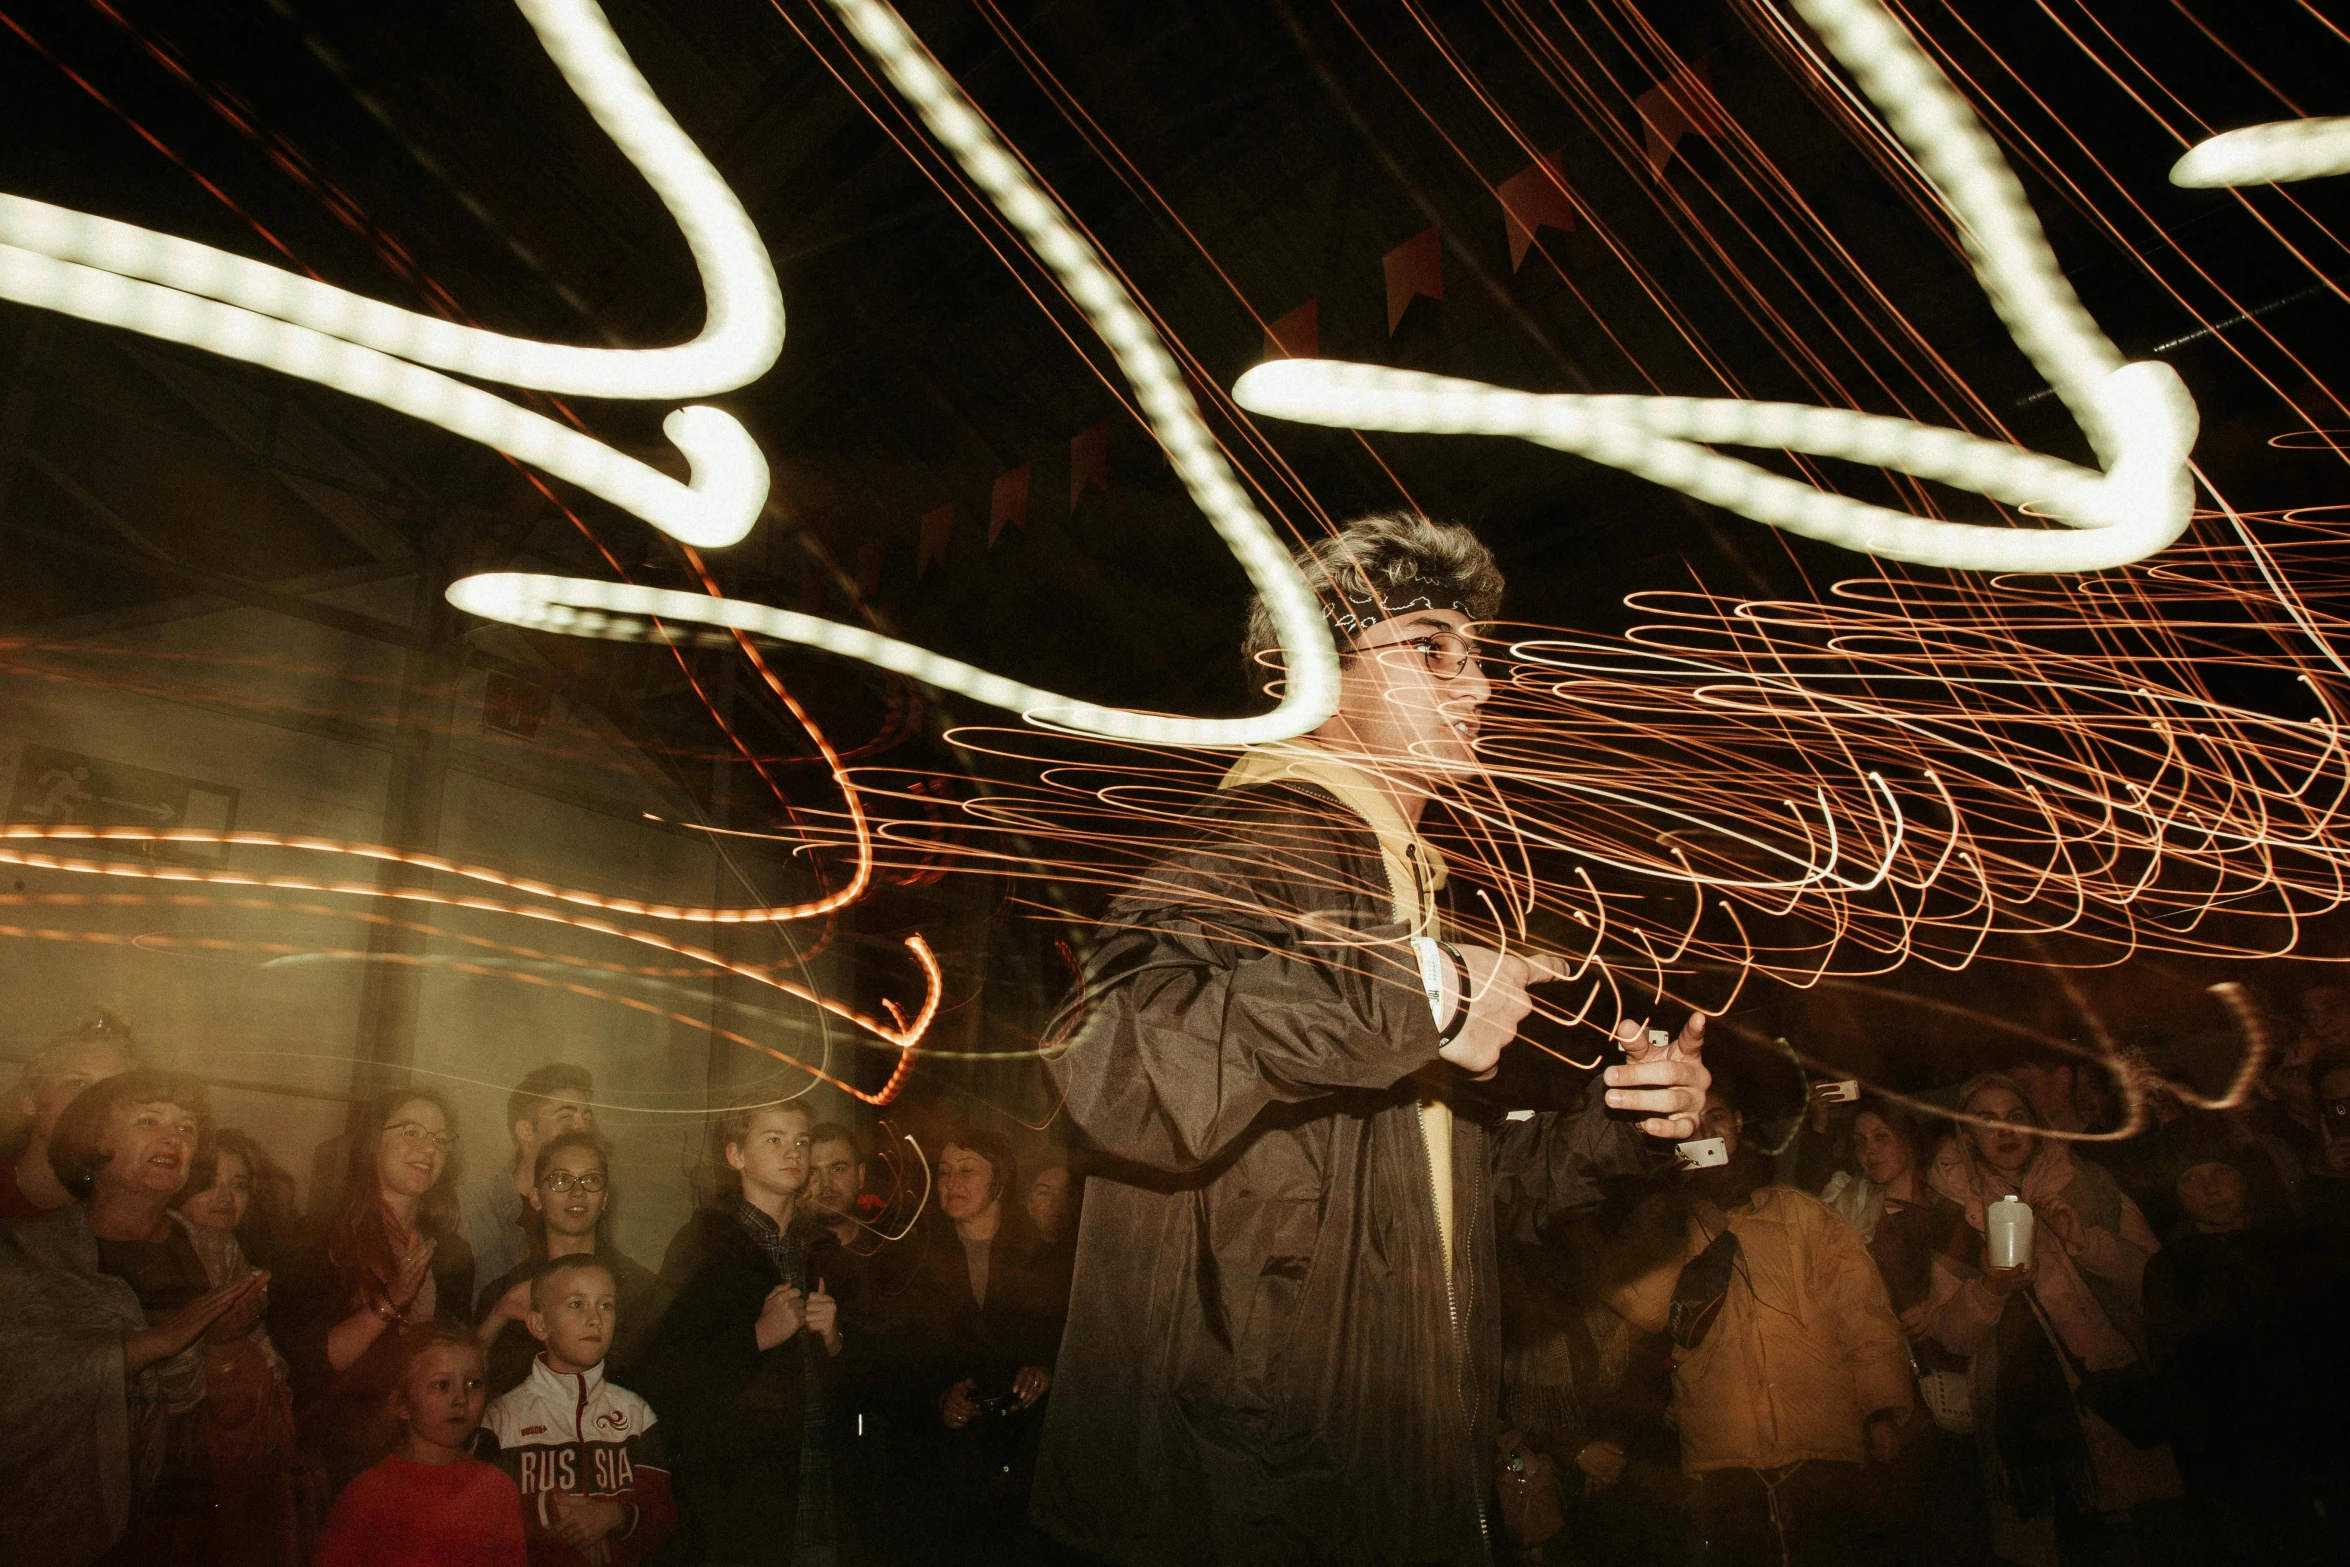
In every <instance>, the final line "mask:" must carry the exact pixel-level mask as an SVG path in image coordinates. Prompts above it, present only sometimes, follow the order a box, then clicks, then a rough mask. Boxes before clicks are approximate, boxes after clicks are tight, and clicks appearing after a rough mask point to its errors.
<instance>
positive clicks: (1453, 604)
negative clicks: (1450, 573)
mask: <svg viewBox="0 0 2350 1567" xmlns="http://www.w3.org/2000/svg"><path fill="white" fill-rule="evenodd" d="M1412 585H1413V586H1415V587H1419V588H1423V589H1426V590H1427V591H1425V592H1422V593H1421V594H1419V595H1418V596H1417V597H1416V598H1410V599H1405V600H1403V601H1402V602H1400V603H1393V604H1391V603H1389V602H1388V601H1387V600H1385V599H1383V598H1381V597H1380V596H1379V595H1378V594H1377V593H1375V592H1364V593H1351V592H1347V591H1346V590H1345V589H1340V590H1339V591H1340V594H1341V596H1342V597H1343V598H1344V599H1345V601H1346V605H1345V608H1344V609H1343V610H1339V609H1333V608H1332V607H1331V606H1330V605H1328V604H1327V603H1325V604H1324V605H1323V606H1322V618H1323V619H1324V620H1327V621H1329V622H1330V626H1331V629H1332V630H1334V631H1338V632H1342V633H1344V634H1345V635H1348V636H1361V635H1362V634H1363V633H1364V632H1366V631H1368V630H1370V629H1371V628H1372V627H1373V626H1376V625H1377V624H1379V622H1381V621H1383V620H1393V619H1394V618H1395V617H1396V616H1398V615H1408V614H1410V613H1411V612H1412V611H1414V610H1420V609H1453V610H1458V611H1460V612H1461V613H1462V614H1464V615H1472V616H1473V615H1474V614H1475V613H1476V611H1475V610H1472V609H1471V608H1469V606H1468V605H1467V604H1465V603H1463V602H1461V600H1460V599H1459V598H1452V597H1450V595H1453V594H1463V596H1465V593H1464V590H1463V589H1462V588H1461V587H1460V585H1459V584H1458V583H1450V582H1415V583H1413V584H1412ZM1440 600H1441V602H1440Z"/></svg>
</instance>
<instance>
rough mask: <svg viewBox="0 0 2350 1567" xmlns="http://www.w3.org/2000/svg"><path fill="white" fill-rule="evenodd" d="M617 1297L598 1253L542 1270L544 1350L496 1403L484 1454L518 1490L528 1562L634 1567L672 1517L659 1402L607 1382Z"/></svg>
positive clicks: (539, 1302)
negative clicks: (527, 1372) (606, 1360)
mask: <svg viewBox="0 0 2350 1567" xmlns="http://www.w3.org/2000/svg"><path fill="white" fill-rule="evenodd" d="M617 1293H618V1292H617V1290H616V1289H615V1287H614V1284H613V1280H612V1271H611V1270H610V1269H609V1268H607V1267H605V1266H604V1264H602V1263H601V1262H598V1261H596V1260H595V1259H594V1258H593V1257H592V1256H579V1255H574V1256H569V1257H557V1258H555V1259H554V1260H553V1261H551V1262H549V1263H548V1264H547V1265H546V1266H545V1267H544V1268H542V1269H541V1270H540V1271H539V1273H538V1275H537V1277H535V1278H534V1279H533V1280H532V1281H531V1287H530V1318H529V1327H530V1332H531V1337H533V1338H535V1339H537V1340H538V1341H539V1342H540V1343H542V1344H544V1345H546V1348H545V1350H543V1351H542V1352H541V1353H540V1354H539V1357H538V1358H537V1359H536V1360H535V1361H533V1362H532V1363H531V1368H530V1375H529V1376H528V1377H527V1378H525V1379H524V1380H523V1383H522V1385H521V1386H520V1387H518V1388H515V1389H514V1390H513V1391H511V1392H509V1393H505V1394H503V1395H501V1396H500V1397H499V1398H498V1399H497V1400H496V1401H495V1402H494V1403H492V1404H491V1405H490V1408H489V1416H488V1419H487V1420H486V1422H485V1424H484V1435H483V1438H482V1456H483V1457H485V1458H488V1459H489V1460H491V1461H492V1462H493V1463H495V1464H497V1466H498V1467H499V1468H501V1469H503V1470H505V1472H506V1473H507V1474H508V1475H509V1476H511V1477H512V1478H513V1480H514V1482H515V1484H516V1485H517V1486H519V1487H520V1488H521V1492H522V1517H523V1525H524V1532H525V1533H526V1534H527V1535H528V1536H529V1540H530V1562H531V1567H583V1564H588V1563H593V1564H595V1567H632V1564H634V1563H636V1562H640V1561H642V1560H643V1559H644V1558H646V1557H647V1556H650V1555H651V1554H652V1553H653V1552H655V1551H656V1550H658V1549H660V1546H661V1542H662V1541H664V1540H666V1539H667V1538H668V1537H669V1531H670V1529H671V1528H672V1527H674V1526H675V1524H676V1522H677V1510H676V1507H675V1504H674V1503H672V1502H671V1500H670V1497H669V1462H668V1459H667V1458H666V1457H665V1456H664V1455H663V1453H662V1439H661V1433H660V1432H659V1431H658V1430H656V1429H655V1428H654V1416H653V1407H652V1406H651V1405H650V1404H648V1403H646V1402H645V1401H644V1400H643V1399H641V1398H639V1397H637V1396H636V1395H635V1394H634V1393H631V1392H630V1391H628V1389H626V1388H623V1387H615V1386H613V1385H612V1384H611V1383H610V1382H607V1381H605V1380H604V1357H605V1355H606V1354H607V1353H608V1352H609V1351H610V1349H611V1346H612V1340H613V1337H614V1335H615V1334H616V1333H617V1332H618V1331H619V1320H618V1319H619V1314H620V1308H619V1303H618V1300H617V1298H616V1297H617Z"/></svg>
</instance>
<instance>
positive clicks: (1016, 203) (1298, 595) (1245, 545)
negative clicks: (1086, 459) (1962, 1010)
mask: <svg viewBox="0 0 2350 1567" xmlns="http://www.w3.org/2000/svg"><path fill="white" fill-rule="evenodd" d="M830 3H831V5H832V7H833V9H834V10H835V11H837V12H839V13H840V15H841V17H842V19H843V20H844V21H845V22H846V23H847V24H848V27H849V29H850V31H851V32H853V33H854V34H855V35H856V38H857V41H858V42H859V43H860V44H861V45H862V46H863V47H864V48H865V49H866V51H867V52H868V53H870V54H871V55H872V56H873V57H874V58H875V59H876V60H877V61H878V62H879V63H880V64H881V67H882V69H883V71H884V72H885V73H886V74H887V75H888V77H889V79H890V82H891V83H892V85H894V86H895V87H896V89H897V91H898V92H899V94H900V95H902V96H903V97H904V98H905V99H906V101H907V102H908V103H910V104H911V105H912V106H913V107H914V109H915V111H916V112H917V113H918V114H920V115H921V117H922V120H923V123H924V124H926V125H927V126H929V128H930V130H931V133H932V134H933V135H935V136H936V137H937V138H938V139H939V141H940V143H941V144H942V145H944V146H945V147H946V149H947V151H948V152H949V153H951V154H952V155H953V157H954V159H955V161H956V162H957V163H958V164H959V165H961V167H962V169H963V171H964V172H965V173H966V174H967V175H969V176H970V178H971V180H972V182H973V183H975V184H976V185H978V186H979V188H980V189H981V190H982V191H984V192H985V193H986V194H987V197H988V199H989V200H990V201H991V202H992V203H994V205H995V207H996V209H997V210H998V211H999V212H1001V213H1002V214H1003V215H1004V217H1005V218H1006V220H1007V221H1009V222H1010V223H1011V224H1012V226H1013V227H1014V228H1016V229H1018V230H1019V231H1020V234H1021V236H1022V237H1023V238H1024V239H1026V240H1027V242H1028V244H1029V246H1030V247H1031V248H1032V249H1033V250H1034V251H1035V253H1036V255H1037V256H1038V258H1039V259H1041V260H1042V261H1043V262H1044V264H1045V265H1046V266H1047V267H1049V268H1050V269H1051V270H1052V272H1053V274H1054V275H1055V276H1056V277H1058V278H1059V279H1060V281H1061V284H1062V286H1063V287H1065V288H1066V289H1067V290H1068V292H1069V296H1070V298H1072V299H1073V300H1075V301H1076V302H1077V306H1078V308H1079V309H1080V310H1082V311H1083V312H1084V313H1085V317H1086V319H1087V320H1088V321H1089V322H1091V323H1092V325H1093V327H1094V329H1095V330H1096V331H1098V332H1099V333H1100V334H1101V336H1102V340H1103V341H1104V342H1105V343H1107V344H1108V345H1109V347H1110V351H1111V353H1112V354H1113V355H1114V356H1115V357H1116V359H1117V361H1118V367H1119V370H1120V371H1121V372H1122V373H1123V374H1124V375H1125V377H1126V380H1127V382H1128V384H1129V385H1131V386H1132V387H1133V388H1134V394H1135V400H1136V402H1137V403H1138V404H1139V405H1140V406H1141V408H1142V411H1143V415H1144V417H1145V418H1146V419H1147V420H1148V421H1149V423H1150V427H1151V431H1152V433H1153V434H1154V435H1156V436H1157V437H1158V439H1159V442H1160V444H1161V445H1162V446H1164V447H1165V449H1166V451H1167V455H1168V458H1169V460H1170V461H1171V462H1172V463H1173V465H1174V468H1175V472H1176V474H1177V476H1178V477H1180V478H1181V479H1182V481H1183V486H1184V488H1185V489H1186V490H1188V491H1189V492H1190V493H1191V497H1192V499H1193V501H1194V502H1195V503H1197V505H1198V506H1199V508H1200V510H1201V511H1202V512H1203V513H1204V514H1206V516H1207V519H1208V522H1209V524H1210V525H1211V526H1213V527H1214V528H1215V530H1216V532H1217V534H1218V536H1219V537H1221V538H1222V539H1223V540H1224V543H1225V546H1226V547H1227V548H1229V549H1230V550H1231V551H1232V553H1233V555H1234V556H1235V557H1237V558H1238V560H1239V561H1240V564H1241V566H1242V568H1243V569H1245V570H1246V571H1247V572H1248V576H1249V580H1250V582H1252V583H1253V584H1255V586H1256V587H1257V589H1258V591H1260V592H1261V593H1263V594H1264V595H1265V599H1266V602H1267V603H1268V605H1269V606H1270V607H1271V609H1272V612H1273V621H1274V625H1275V627H1276V628H1277V629H1278V631H1279V633H1280V637H1281V646H1282V649H1283V651H1284V654H1285V658H1286V669H1285V677H1286V684H1285V685H1284V687H1283V695H1282V698H1281V701H1280V704H1279V705H1278V706H1276V707H1275V708H1274V709H1273V710H1272V711H1271V712H1268V713H1262V714H1259V715H1258V716H1256V717H1253V718H1241V719H1209V718H1183V717H1178V716H1173V715H1169V714H1162V713H1144V712H1135V711H1131V710H1129V709H1125V708H1116V707H1106V706H1103V705H1101V704H1099V703H1093V702H1085V701H1079V700H1077V699H1074V698H1071V697H1066V696H1062V695H1059V694H1057V693H1055V692H1051V691H1046V690H1043V689H1041V688H1039V687H1036V686H1030V685H1024V684H1022V683H1021V682H1019V681H1015V680H1010V679H1007V678H1005V677H1003V676H1001V675H993V674H989V673H988V672H987V671H985V670H983V669H979V668H976V667H975V666H973V665H970V664H966V663H964V662H962V661H961V660H959V659H952V658H947V657H945V656H944V655H942V654H938V653H933V652H930V651H929V650H927V649H925V648H919V647H916V646H914V645H913V644H911V643H907V642H900V641H897V640H895V639H894V638H890V637H884V636H880V635H878V634H876V633H874V632H871V631H867V630H864V629H863V628H861V627H856V626H847V625H842V624H840V623H839V622H837V621H830V620H823V619H819V618H818V617H816V616H813V615H802V614H797V613H795V612H793V611H790V610H782V609H774V608H771V607H769V606H767V605H763V604H751V603H744V602H742V601H739V600H733V599H723V598H716V597H706V596H703V595H700V594H692V593H678V592H672V591H668V590H663V589H657V588H644V587H636V586H632V585H630V584H627V583H616V582H599V581H593V580H589V579H585V578H566V577H541V576H529V575H523V574H516V573H503V574H496V575H489V576H481V577H473V578H468V579H467V580H465V581H463V582H459V583H456V584H455V585H453V586H452V587H451V588H450V589H449V600H450V602H451V603H453V604H455V605H456V606H457V607H458V608H460V609H463V610H466V611H467V612H469V613H471V614H476V615H480V616H483V617H484V618H487V619H493V620H503V621H508V622H511V623H513V624H515V625H522V626H535V627H539V628H541V629H546V630H556V631H567V632H570V633H572V634H574V635H582V636H607V637H623V638H639V637H651V636H658V635H662V634H663V633H662V632H659V631H657V630H656V629H655V628H654V627H653V626H652V625H651V624H650V622H651V621H652V620H653V619H656V618H657V619H659V620H660V621H662V622H665V623H670V624H675V625H679V626H684V625H704V626H713V627H725V628H728V629H730V630H741V631H745V632H748V633H751V634H753V635H757V636H766V637H773V638H775V639H777V640H779V641H784V642H794V643H798V644H801V645H802V646H806V647H813V648H818V649H821V650H823V651H825V652H829V653H838V654H841V655H842V656H844V657H848V658H855V659H861V660H863V661H864V662H866V663H870V664H875V665H878V666H880V667H881V668H884V669H890V670H895V671H897V672H899V673H901V674H905V675H910V676H912V677H913V678H915V679H917V680H921V681H924V682H927V683H928V684H931V685H934V686H938V687H941V688H943V689H945V690H948V691H954V692H957V693H960V694H961V695H964V696H968V697H971V698H973V699H975V700H977V701H981V702H986V703H988V704H990V705H991V706H996V707H1004V708H1010V709H1012V710H1014V711H1017V712H1020V713H1022V714H1024V715H1025V716H1026V717H1028V718H1029V719H1030V720H1032V721H1034V722H1037V723H1040V724H1044V725H1048V726H1051V727H1055V728H1062V729H1070V730H1077V731H1081V732H1084V733H1088V734H1097V735H1103V736H1106V737H1109V738H1112V739H1119V740H1137V741H1144V742H1147V743H1151V744H1159V745H1182V746H1243V745H1255V744H1261V743H1264V742H1267V741H1272V740H1286V739H1289V738H1291V737H1293V736H1296V735H1301V734H1305V733H1307V732H1308V731H1310V730H1312V729H1314V728H1316V727H1318V726H1319V725H1320V724H1321V722H1322V721H1323V720H1324V719H1326V718H1328V717H1329V716H1330V714H1331V713H1332V712H1333V711H1334V710H1335V709H1336V707H1337V705H1338V657H1337V652H1336V650H1335V648H1334V647H1333V646H1332V644H1331V640H1330V630H1329V626H1328V625H1327V623H1326V622H1325V621H1324V620H1323V618H1322V612H1321V608H1320V606H1319V605H1318V604H1317V603H1316V602H1315V600H1314V596H1313V594H1312V593H1311V592H1310V591H1309V590H1308V589H1307V587H1306V585H1305V579H1304V578H1303V577H1302V576H1300V575H1299V573H1298V571H1297V569H1296V567H1294V566H1292V565H1291V564H1290V561H1289V552H1288V551H1287V550H1286V549H1285V548H1283V546H1282V544H1281V541H1280V539H1279V538H1278V537H1276V536H1275V534H1274V532H1273V530H1272V529H1271V528H1270V527H1269V526H1267V525H1266V522H1265V520H1264V518H1263V517H1262V516H1260V515H1259V514H1258V512H1257V509H1256V506H1255V504H1254V503H1253V502H1251V501H1250V499H1249V497H1248V493H1247V491H1246V490H1245V489H1243V488H1242V486H1241V484H1240V481H1239V478H1238V476H1237V475H1235V474H1234V473H1233V471H1232V469H1231V466H1230V465H1229V464H1228V463H1227V462H1226V461H1225V460H1224V454H1223V453H1222V451H1220V450H1219V449H1218V448H1217V445H1216V440H1215V437H1214V436H1213V435H1212V434H1210V433H1209V431H1208V428H1207V425H1206V423H1205V422H1204V421H1203V420H1202V419H1201V418H1200V414H1199V408H1198V405H1197V404H1196V403H1194V402H1193V400H1192V396H1191V392H1190V390H1189V389H1188V388H1187V387H1186V386H1185V385H1184V384H1183V376H1182V373H1181V372H1180V371H1179V370H1178V369H1177V368H1176V364H1175V360H1174V357H1173V356H1172V355H1171V354H1169V353H1168V352H1167V348H1166V345H1165V344H1164V343H1163V342H1162V341H1161V340H1160V338H1159V334H1158V332H1157V330H1156V329H1155V328H1154V327H1153V326H1152V325H1151V323H1150V320H1149V318H1148V317H1146V316H1145V315H1144V314H1143V312H1142V311H1141V309H1140V308H1139V307H1137V306H1136V304H1135V302H1134V299H1133V296H1132V295H1131V294H1129V293H1128V292H1127V290H1126V286H1125V285H1124V284H1123V283H1122V282H1120V281H1119V280H1118V278H1117V276H1116V275H1115V274H1114V273H1113V272H1111V270H1110V269H1109V268H1108V267H1107V266H1106V265H1104V264H1103V262H1102V259H1101V257H1100V256H1099V255H1098V254H1097V253H1096V252H1095V250H1094V248H1093V246H1092V244H1091V243H1090V242H1088V241H1087V240H1086V239H1085V237H1084V236H1083V235H1081V234H1080V233H1079V232H1078V231H1077V229H1076V228H1075V226H1074V225H1072V224H1071V223H1070V222H1069V220H1068V219H1067V218H1066V217H1065V216H1064V215H1063V214H1062V212H1061V210H1060V208H1059V207H1058V206H1057V205H1055V204H1054V202H1053V201H1052V200H1051V198H1049V197H1048V196H1047V195H1046V194H1045V193H1044V192H1043V191H1042V190H1040V189H1039V188H1038V187H1037V185H1036V183H1035V182H1034V181H1033V180H1031V179H1030V178H1029V177H1028V174H1027V172H1026V170H1025V169H1024V168H1023V167H1022V165H1021V163H1020V160H1019V159H1018V158H1016V157H1015V156H1013V154H1012V153H1011V151H1010V149H1008V148H1007V147H1005V146H1004V144H1003V143H1002V142H1001V141H1000V140H999V139H998V138H997V137H996V135H995V133H994V132H993V131H992V130H991V129H989V127H988V125H987V122H986V121H985V120H984V119H983V118H982V117H981V116H980V114H979V112H978V111H977V110H976V109H975V108H973V107H972V105H971V103H970V102H969V100H967V99H966V98H965V97H964V96H963V93H962V90H961V89H960V88H958V87H957V86H956V85H955V83H954V82H953V81H952V80H951V79H950V78H949V77H948V76H947V75H946V73H945V72H943V71H942V70H940V69H939V67H938V65H937V63H936V62H935V61H934V60H932V59H931V57H930V55H929V54H928V52H927V51H925V50H924V49H923V47H922V44H921V42H920V41H919V40H918V39H916V38H915V37H914V35H913V34H912V33H911V32H909V31H908V30H907V28H906V25H905V23H904V22H903V21H901V20H900V19H899V17H898V15H897V13H896V12H895V11H893V10H892V9H890V7H889V6H888V5H886V4H884V3H882V0H830Z"/></svg>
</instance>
